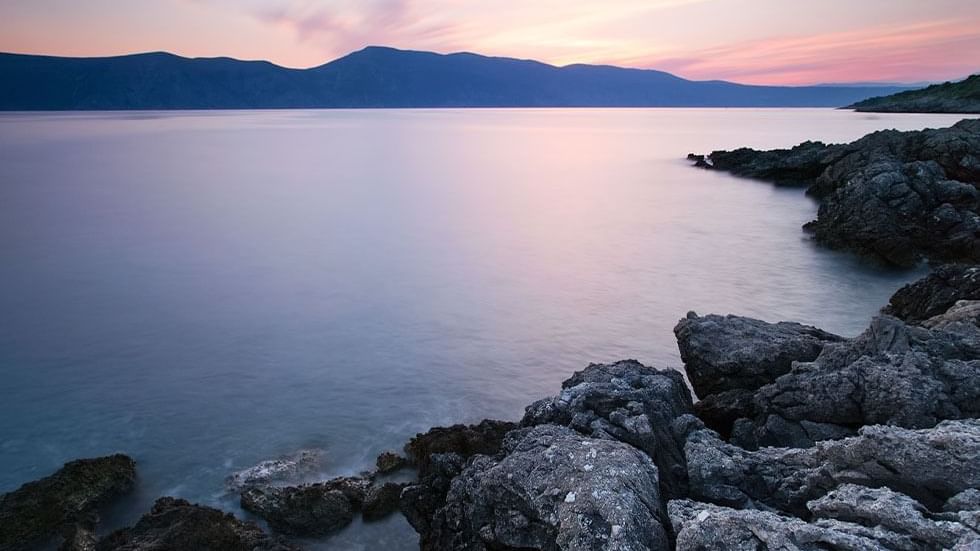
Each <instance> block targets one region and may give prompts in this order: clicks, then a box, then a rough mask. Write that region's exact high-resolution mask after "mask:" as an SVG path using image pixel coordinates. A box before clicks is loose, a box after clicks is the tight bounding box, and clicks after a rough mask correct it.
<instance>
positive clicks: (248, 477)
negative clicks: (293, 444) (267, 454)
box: [225, 450, 323, 492]
mask: <svg viewBox="0 0 980 551" xmlns="http://www.w3.org/2000/svg"><path fill="white" fill-rule="evenodd" d="M322 456H323V452H322V451H320V450H299V451H298V452H296V453H294V454H292V455H287V456H284V457H280V458H278V459H270V460H268V461H263V462H261V463H259V464H258V465H255V466H254V467H249V468H248V469H244V470H241V471H238V472H236V473H233V474H231V475H229V476H228V478H226V479H225V484H226V485H227V486H228V489H229V490H230V491H233V492H240V491H241V490H243V489H244V488H247V487H249V486H260V485H267V484H270V483H272V482H277V481H284V480H294V479H296V478H299V477H302V476H304V475H308V474H310V473H313V472H316V471H317V469H319V468H320V462H321V459H322Z"/></svg>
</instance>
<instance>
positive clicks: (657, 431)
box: [521, 360, 693, 496]
mask: <svg viewBox="0 0 980 551" xmlns="http://www.w3.org/2000/svg"><path fill="white" fill-rule="evenodd" d="M692 409H693V404H692V403H691V394H690V392H689V391H688V389H687V385H686V384H685V383H684V378H683V376H681V374H680V373H678V372H677V371H674V370H672V369H664V370H658V369H653V368H650V367H647V366H645V365H643V364H641V363H639V362H637V361H635V360H625V361H621V362H616V363H614V364H608V365H607V364H592V365H590V366H589V367H587V368H586V369H584V370H582V371H578V372H576V373H575V374H574V375H572V377H570V378H569V379H567V380H566V381H565V382H563V383H562V391H561V393H560V394H559V395H557V396H555V397H553V398H547V399H544V400H539V401H537V402H535V403H533V404H531V405H530V406H528V407H527V409H526V410H525V414H524V419H523V420H522V421H521V425H522V426H525V427H527V426H533V425H540V424H555V425H564V426H568V427H571V428H573V429H575V430H577V431H579V432H580V433H582V434H585V435H588V436H592V437H594V438H615V439H616V440H619V441H621V442H625V443H627V444H630V445H632V446H635V447H637V448H639V449H640V450H643V451H644V452H646V453H647V454H648V455H649V456H650V457H652V458H653V460H654V462H655V463H656V464H657V467H658V468H659V469H660V484H661V487H662V491H663V493H664V495H667V496H679V495H684V494H685V493H686V478H687V473H686V471H687V469H686V466H685V465H684V451H683V446H684V442H683V440H678V439H677V438H676V437H675V436H674V434H673V433H672V432H671V429H670V426H671V423H672V422H673V420H674V419H675V418H677V417H679V416H681V415H684V414H688V413H690V412H691V411H692Z"/></svg>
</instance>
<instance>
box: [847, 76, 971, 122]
mask: <svg viewBox="0 0 980 551" xmlns="http://www.w3.org/2000/svg"><path fill="white" fill-rule="evenodd" d="M850 107H851V108H853V109H856V110H858V111H874V112H883V113H885V112H887V113H980V74H977V75H973V76H971V77H969V78H967V79H966V80H961V81H959V82H945V83H943V84H933V85H932V86H928V87H926V88H923V89H921V90H908V91H905V92H899V93H897V94H892V95H890V96H884V97H875V98H871V99H866V100H864V101H860V102H857V103H855V104H854V105H851V106H850Z"/></svg>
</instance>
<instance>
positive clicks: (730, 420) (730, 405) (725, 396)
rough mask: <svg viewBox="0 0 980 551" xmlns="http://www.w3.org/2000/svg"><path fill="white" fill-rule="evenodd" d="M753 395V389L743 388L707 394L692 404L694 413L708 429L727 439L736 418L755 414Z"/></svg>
mask: <svg viewBox="0 0 980 551" xmlns="http://www.w3.org/2000/svg"><path fill="white" fill-rule="evenodd" d="M754 397H755V393H754V392H753V391H751V390H746V389H744V388H735V389H732V390H726V391H725V392H719V393H717V394H709V395H708V396H705V397H704V399H702V400H701V401H699V402H696V403H695V404H694V413H695V414H697V416H698V417H699V418H700V419H701V420H702V421H704V424H705V425H706V426H707V427H708V428H709V429H711V430H713V431H715V432H717V433H718V434H720V435H721V436H722V438H724V439H726V440H727V439H728V438H730V437H731V434H732V429H733V427H734V425H735V422H736V421H737V420H738V419H742V418H749V417H754V416H755V404H754V402H753V399H754ZM746 420H747V419H746Z"/></svg>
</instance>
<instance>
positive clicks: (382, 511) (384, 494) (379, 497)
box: [361, 482, 408, 522]
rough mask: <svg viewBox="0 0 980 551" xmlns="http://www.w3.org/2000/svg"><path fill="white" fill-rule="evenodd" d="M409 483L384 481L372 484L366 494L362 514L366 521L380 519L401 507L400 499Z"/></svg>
mask: <svg viewBox="0 0 980 551" xmlns="http://www.w3.org/2000/svg"><path fill="white" fill-rule="evenodd" d="M406 486H408V484H407V483H398V482H384V483H381V484H375V485H373V486H371V487H370V488H369V489H368V491H367V494H366V495H365V496H364V503H363V504H362V506H361V514H362V515H363V517H364V520H365V521H366V522H370V521H374V520H380V519H382V518H385V517H387V516H388V515H390V514H392V513H394V512H395V511H397V510H398V508H399V499H400V497H401V494H402V490H403V489H405V487H406Z"/></svg>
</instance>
